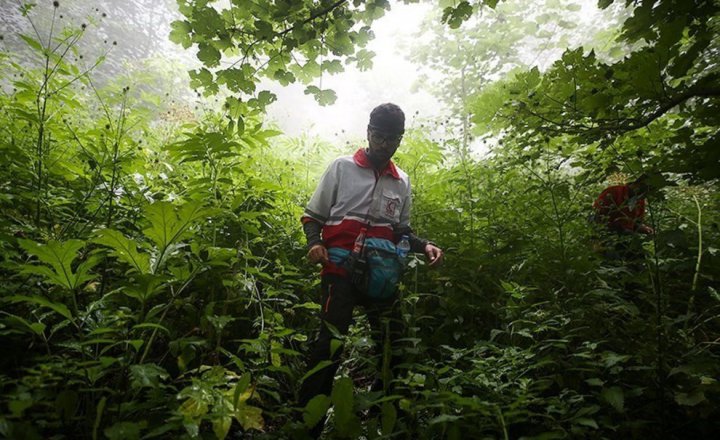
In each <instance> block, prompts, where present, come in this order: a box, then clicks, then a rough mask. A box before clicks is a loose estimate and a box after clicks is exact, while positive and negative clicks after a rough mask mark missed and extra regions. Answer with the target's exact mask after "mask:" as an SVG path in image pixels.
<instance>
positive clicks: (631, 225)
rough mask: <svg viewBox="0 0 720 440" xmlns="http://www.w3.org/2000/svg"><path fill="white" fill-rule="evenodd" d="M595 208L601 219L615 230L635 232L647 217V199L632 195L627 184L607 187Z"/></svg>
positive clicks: (596, 202)
mask: <svg viewBox="0 0 720 440" xmlns="http://www.w3.org/2000/svg"><path fill="white" fill-rule="evenodd" d="M593 208H595V212H596V214H597V215H598V217H599V221H602V222H603V223H605V224H606V225H607V227H608V228H609V229H610V230H612V231H615V232H625V231H627V232H633V231H635V230H637V228H638V226H639V225H641V224H642V223H643V218H644V217H645V199H643V198H640V197H637V196H634V197H631V195H630V188H629V187H628V186H627V185H616V186H611V187H609V188H606V189H605V190H604V191H603V192H602V193H600V195H599V196H598V198H597V200H595V203H593Z"/></svg>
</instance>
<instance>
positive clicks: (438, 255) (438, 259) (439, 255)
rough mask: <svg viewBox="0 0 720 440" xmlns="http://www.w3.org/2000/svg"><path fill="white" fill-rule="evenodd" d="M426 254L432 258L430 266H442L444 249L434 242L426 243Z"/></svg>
mask: <svg viewBox="0 0 720 440" xmlns="http://www.w3.org/2000/svg"><path fill="white" fill-rule="evenodd" d="M425 256H426V257H427V258H428V260H430V264H428V266H430V267H437V266H440V265H441V264H442V262H443V251H442V249H440V248H439V247H437V246H435V245H434V244H430V243H428V244H427V245H425Z"/></svg>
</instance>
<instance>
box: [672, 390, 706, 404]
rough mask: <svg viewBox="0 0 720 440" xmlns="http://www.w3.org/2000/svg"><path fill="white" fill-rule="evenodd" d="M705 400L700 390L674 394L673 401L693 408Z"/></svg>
mask: <svg viewBox="0 0 720 440" xmlns="http://www.w3.org/2000/svg"><path fill="white" fill-rule="evenodd" d="M705 400H706V398H705V393H703V392H702V391H700V390H694V391H692V392H690V393H679V392H676V393H675V401H676V402H677V403H678V404H679V405H683V406H695V405H697V404H699V403H701V402H703V401H705Z"/></svg>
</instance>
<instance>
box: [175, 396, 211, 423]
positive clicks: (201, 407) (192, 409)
mask: <svg viewBox="0 0 720 440" xmlns="http://www.w3.org/2000/svg"><path fill="white" fill-rule="evenodd" d="M208 409H209V408H208V404H207V402H204V401H202V400H197V399H195V398H194V397H189V398H188V399H187V400H186V401H185V402H183V403H182V405H180V408H178V411H179V412H180V414H182V415H183V417H185V418H188V419H198V418H200V417H202V416H204V415H205V414H207V413H208Z"/></svg>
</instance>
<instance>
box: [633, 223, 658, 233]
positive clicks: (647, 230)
mask: <svg viewBox="0 0 720 440" xmlns="http://www.w3.org/2000/svg"><path fill="white" fill-rule="evenodd" d="M637 231H638V232H639V233H641V234H645V235H652V234H654V233H655V230H654V229H653V228H651V227H650V226H648V225H640V226H638V229H637Z"/></svg>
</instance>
